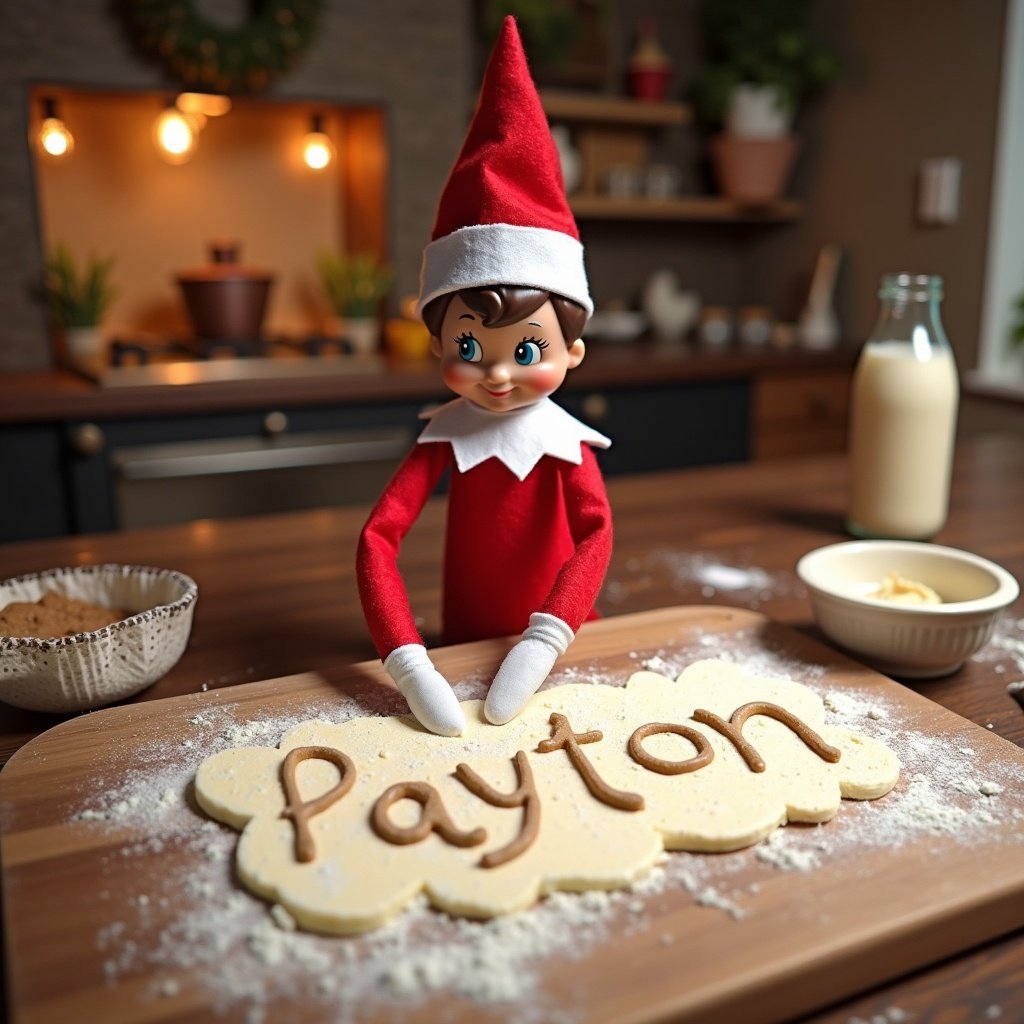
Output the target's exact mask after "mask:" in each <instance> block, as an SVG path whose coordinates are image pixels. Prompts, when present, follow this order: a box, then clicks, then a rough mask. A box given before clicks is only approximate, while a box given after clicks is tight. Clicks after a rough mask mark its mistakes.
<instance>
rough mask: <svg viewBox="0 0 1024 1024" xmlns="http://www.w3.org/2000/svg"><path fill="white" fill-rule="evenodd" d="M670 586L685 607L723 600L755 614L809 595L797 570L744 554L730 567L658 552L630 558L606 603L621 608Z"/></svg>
mask: <svg viewBox="0 0 1024 1024" xmlns="http://www.w3.org/2000/svg"><path fill="white" fill-rule="evenodd" d="M666 585H667V586H668V587H669V588H670V589H672V590H673V591H675V592H677V593H678V594H679V600H680V603H687V602H698V603H699V602H700V601H708V600H711V599H718V600H720V601H721V602H722V603H724V604H741V605H742V606H743V607H745V608H753V609H756V608H758V607H759V606H760V605H761V603H762V602H763V601H767V600H769V599H771V598H777V597H783V596H791V595H792V596H800V595H802V594H805V593H806V590H805V588H804V586H803V584H802V583H800V581H799V580H798V579H797V578H796V576H795V575H794V573H792V572H791V571H789V570H785V571H783V570H770V569H764V568H762V567H760V566H756V565H751V564H750V562H749V559H747V558H746V557H745V556H744V554H743V552H742V551H738V552H737V553H736V556H735V559H734V564H730V563H727V562H722V561H720V560H717V559H715V558H712V557H710V556H709V555H707V554H704V553H702V552H699V551H688V550H677V549H674V548H656V549H655V550H653V551H651V552H649V553H648V554H646V555H644V556H643V557H642V558H633V559H630V560H629V561H628V562H627V563H626V566H625V569H624V571H621V572H619V573H618V575H615V576H609V578H608V579H607V580H606V581H605V586H604V591H603V600H604V601H606V602H607V603H608V604H609V605H612V606H614V605H621V604H623V603H624V602H626V601H629V600H635V599H637V598H642V596H643V594H644V593H645V592H646V591H649V590H660V589H662V588H664V587H665V586H666Z"/></svg>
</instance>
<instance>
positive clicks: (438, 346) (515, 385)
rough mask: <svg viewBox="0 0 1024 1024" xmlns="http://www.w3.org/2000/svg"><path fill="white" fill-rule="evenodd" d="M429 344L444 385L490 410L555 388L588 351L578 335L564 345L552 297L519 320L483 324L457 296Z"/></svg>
mask: <svg viewBox="0 0 1024 1024" xmlns="http://www.w3.org/2000/svg"><path fill="white" fill-rule="evenodd" d="M430 347H431V351H432V352H433V353H434V355H436V356H438V357H440V359H441V379H442V380H443V381H444V382H445V384H446V385H447V386H448V387H449V388H451V389H452V391H454V392H455V393H456V394H457V395H461V396H462V397H463V398H468V399H469V400H470V401H471V402H473V403H474V404H476V405H479V406H480V407H481V408H484V409H489V410H490V411H491V412H511V411H512V410H513V409H521V408H523V407H524V406H527V405H533V404H534V403H535V402H539V401H540V400H541V399H542V398H546V397H547V396H548V395H550V394H551V393H552V392H554V391H557V390H558V388H559V387H560V386H561V384H562V381H564V380H565V375H566V373H568V372H569V370H572V369H575V368H576V367H577V366H579V364H580V363H581V362H582V361H583V356H584V353H585V350H586V349H585V346H584V344H583V341H582V340H579V339H577V340H576V341H574V342H572V343H571V344H569V345H566V343H565V336H564V335H563V333H562V328H561V326H560V325H559V323H558V317H557V316H556V315H555V311H554V309H553V308H552V306H551V302H550V301H548V302H545V303H544V304H543V305H542V306H540V307H539V308H538V309H536V310H534V312H532V313H530V314H529V315H528V316H526V317H524V318H523V319H522V320H517V321H515V322H514V323H510V324H505V325H504V326H502V327H485V326H484V325H483V317H482V316H481V314H480V313H476V312H474V311H473V310H472V309H470V308H469V306H467V305H466V304H465V302H463V301H462V299H461V298H460V297H459V296H458V295H456V296H454V297H453V298H452V301H451V303H450V304H449V306H448V310H447V312H446V313H445V316H444V322H443V324H442V327H441V333H440V336H439V337H433V338H431V340H430Z"/></svg>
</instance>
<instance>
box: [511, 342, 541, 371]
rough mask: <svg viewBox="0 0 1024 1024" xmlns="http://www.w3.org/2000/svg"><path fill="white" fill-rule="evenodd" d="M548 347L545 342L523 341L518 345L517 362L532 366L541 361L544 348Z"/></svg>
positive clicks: (521, 364)
mask: <svg viewBox="0 0 1024 1024" xmlns="http://www.w3.org/2000/svg"><path fill="white" fill-rule="evenodd" d="M545 348H547V345H546V344H545V343H544V342H540V343H538V342H536V341H521V342H520V343H519V344H518V345H516V362H517V363H518V364H519V365H520V366H532V365H533V364H534V363H539V362H540V361H541V353H542V350H543V349H545Z"/></svg>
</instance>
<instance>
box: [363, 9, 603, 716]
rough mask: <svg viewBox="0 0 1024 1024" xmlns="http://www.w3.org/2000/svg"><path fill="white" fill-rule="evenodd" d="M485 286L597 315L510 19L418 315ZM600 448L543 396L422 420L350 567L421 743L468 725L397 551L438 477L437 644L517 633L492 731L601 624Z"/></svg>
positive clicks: (497, 690) (446, 409)
mask: <svg viewBox="0 0 1024 1024" xmlns="http://www.w3.org/2000/svg"><path fill="white" fill-rule="evenodd" d="M494 285H512V286H519V287H529V288H535V289H539V290H542V291H546V292H550V293H554V294H557V295H561V296H564V297H566V298H569V299H571V300H573V301H574V302H576V303H577V304H578V305H580V306H582V307H583V308H584V309H585V310H586V312H587V313H588V314H589V313H590V312H592V311H593V303H592V302H591V299H590V295H589V292H588V287H587V279H586V273H585V270H584V267H583V249H582V246H581V245H580V242H579V233H578V231H577V228H576V224H575V221H574V220H573V217H572V213H571V211H570V210H569V207H568V203H567V201H566V199H565V192H564V187H563V185H562V177H561V169H560V167H559V163H558V154H557V151H556V149H555V146H554V143H553V141H552V139H551V134H550V131H549V129H548V126H547V121H546V118H545V115H544V112H543V108H542V107H541V103H540V99H539V97H538V95H537V92H536V89H535V87H534V85H533V82H532V80H531V78H530V74H529V70H528V68H527V65H526V58H525V55H524V53H523V49H522V44H521V42H520V39H519V34H518V31H517V29H516V26H515V21H514V19H512V18H511V17H510V18H506V20H505V24H504V27H503V30H502V34H501V36H500V38H499V39H498V42H497V44H496V46H495V49H494V53H493V54H492V56H491V60H490V62H489V63H488V67H487V71H486V73H485V75H484V82H483V86H482V89H481V93H480V101H479V104H478V107H477V112H476V115H475V116H474V119H473V123H472V125H471V126H470V130H469V133H468V134H467V137H466V141H465V143H464V144H463V148H462V151H461V153H460V154H459V157H458V159H457V160H456V163H455V167H454V168H453V170H452V172H451V175H450V176H449V180H448V183H447V184H446V186H445V189H444V192H443V194H442V197H441V202H440V204H439V209H438V215H437V220H436V223H435V226H434V231H433V235H432V240H431V243H430V244H429V245H428V246H427V248H426V250H425V251H424V258H423V268H422V274H421V291H420V299H419V309H420V310H422V309H423V307H424V306H426V305H427V304H428V303H429V302H431V301H432V300H433V299H435V298H437V297H439V296H441V295H445V294H447V293H449V292H458V291H459V290H460V289H469V288H480V287H487V286H494ZM573 340H574V339H566V342H565V343H566V344H567V345H568V344H571V343H572V341H573ZM556 343H557V344H562V342H561V341H557V342H556ZM524 344H525V341H524ZM538 353H539V350H538ZM538 357H539V354H538ZM580 358H582V356H581V357H580ZM572 365H575V364H572ZM610 443H611V442H610V441H609V440H608V439H607V438H606V437H604V436H603V435H601V434H599V433H598V432H597V431H595V430H592V429H591V428H590V427H588V426H586V425H585V424H583V423H581V422H579V421H578V420H576V419H574V418H573V417H572V416H570V415H569V414H568V413H567V412H565V411H564V410H562V409H560V408H559V407H558V406H557V405H555V403H554V402H552V401H551V400H550V399H549V398H547V397H540V398H539V400H537V401H534V402H532V403H531V404H527V405H525V406H521V407H517V408H514V409H510V410H508V411H491V410H490V409H487V408H484V407H483V406H482V405H478V404H476V403H474V402H473V401H471V400H469V399H468V398H466V397H461V398H457V399H455V400H454V401H452V402H450V403H448V404H447V405H445V406H443V407H442V408H440V409H438V410H436V411H435V412H434V413H432V414H431V415H430V422H429V423H428V424H427V426H426V428H425V429H424V430H423V432H422V434H421V435H420V437H419V439H418V442H417V444H416V446H415V448H414V449H413V451H412V452H411V453H410V454H409V455H408V456H407V458H406V459H405V461H404V462H403V463H402V465H401V466H400V467H399V469H398V471H397V472H396V474H395V476H394V477H393V479H392V480H391V482H390V483H389V484H388V486H387V487H386V489H385V491H384V493H383V494H382V495H381V497H380V500H379V501H378V502H377V504H376V506H375V507H374V509H373V511H372V512H371V514H370V518H369V519H368V521H367V523H366V526H365V527H364V529H363V533H362V536H361V538H360V543H359V550H358V555H357V576H358V583H359V593H360V598H361V601H362V605H363V611H364V615H365V616H366V620H367V624H368V626H369V629H370V632H371V635H372V636H373V640H374V643H375V644H376V646H377V650H378V652H379V654H380V656H381V658H382V659H383V661H384V665H385V667H386V668H387V670H388V672H389V673H390V674H391V676H392V678H393V679H394V680H395V682H396V683H397V685H398V687H399V689H400V690H401V691H402V693H403V694H404V695H405V696H406V699H407V700H408V701H409V705H410V708H411V709H412V711H413V713H414V714H415V715H416V717H417V718H418V719H419V721H420V722H421V723H422V724H423V725H424V726H426V727H427V728H428V729H430V730H432V731H434V732H437V733H441V734H444V735H456V734H458V733H459V732H461V731H462V729H463V728H464V725H465V720H464V717H463V714H462V710H461V708H460V707H459V704H458V701H457V700H456V698H455V696H454V694H453V693H452V690H451V687H450V686H449V684H448V683H447V681H446V680H445V679H444V678H443V677H442V676H441V675H440V673H438V672H437V671H436V669H435V668H434V666H433V664H432V663H431V662H430V659H429V657H428V655H427V653H426V649H425V648H424V646H423V642H422V639H421V638H420V635H419V631H418V630H417V628H416V625H415V621H414V618H413V613H412V609H411V608H410V606H409V600H408V596H407V593H406V590H405V585H404V583H403V581H402V577H401V574H400V573H399V570H398V551H399V547H400V545H401V541H402V539H403V537H404V536H405V534H406V533H407V532H408V530H409V529H410V528H411V526H412V525H413V523H414V522H415V520H416V518H417V517H418V515H419V514H420V512H421V510H422V508H423V505H424V504H425V502H426V501H427V499H428V498H429V496H430V494H431V492H432V491H433V489H434V487H435V485H436V484H437V482H438V480H439V479H440V478H441V475H442V474H443V473H444V471H445V470H446V469H450V470H451V475H450V485H449V495H448V520H447V530H446V536H445V561H444V599H443V624H444V638H445V641H446V642H448V643H456V642H462V641H467V640H476V639H482V638H485V637H493V636H503V635H507V634H512V633H517V632H520V631H523V630H524V626H525V627H526V629H525V631H524V632H523V634H522V639H521V640H520V641H519V642H518V643H517V644H516V646H515V647H514V648H513V649H512V650H511V651H510V652H509V654H508V656H507V657H506V659H505V661H504V662H503V663H502V666H501V668H500V669H499V671H498V674H497V675H496V677H495V680H494V682H493V684H492V686H491V689H490V691H489V693H488V697H487V701H486V704H485V713H486V715H487V717H488V719H489V720H490V721H492V722H495V723H499V724H500V723H502V722H506V721H508V720H510V719H511V718H513V717H514V716H515V715H516V714H518V713H519V711H520V710H521V709H522V706H523V704H525V702H526V700H527V699H528V698H529V697H530V696H531V695H532V694H533V693H534V692H535V691H536V689H537V688H538V687H539V686H540V684H541V683H542V682H543V681H544V679H545V678H547V676H548V674H549V673H550V671H551V668H552V666H553V664H554V661H555V659H556V658H557V657H558V656H559V655H560V654H563V653H564V652H565V650H566V648H567V647H568V645H569V643H571V641H572V639H573V637H574V636H575V633H576V631H577V630H578V629H579V626H580V624H581V623H582V622H583V620H584V619H586V618H591V617H593V616H594V614H595V613H594V610H593V607H594V601H595V600H596V598H597V594H598V591H599V590H600V587H601V584H602V582H603V579H604V574H605V571H606V570H607V566H608V561H609V559H610V557H611V514H610V511H609V508H608V500H607V496H606V494H605V490H604V483H603V481H602V479H601V474H600V471H599V469H598V467H597V461H596V459H595V457H594V454H593V451H592V449H591V447H590V446H596V447H607V446H608V445H609V444H610Z"/></svg>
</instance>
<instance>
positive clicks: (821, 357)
mask: <svg viewBox="0 0 1024 1024" xmlns="http://www.w3.org/2000/svg"><path fill="white" fill-rule="evenodd" d="M855 357H856V350H855V349H854V348H852V347H842V348H838V349H834V350H832V351H829V352H805V351H802V350H797V349H794V350H788V351H775V350H765V351H755V350H743V349H728V350H726V351H721V352H718V351H705V350H700V349H698V348H696V347H693V346H686V345H674V344H672V345H670V344H664V345H659V344H654V343H652V342H637V343H629V344H615V343H607V342H605V343H602V342H590V343H588V346H587V358H586V359H585V360H584V362H583V363H582V365H581V366H580V367H579V368H578V369H576V370H574V371H572V373H570V374H569V376H568V378H567V380H566V384H565V388H566V390H568V391H581V390H592V389H599V388H606V387H625V386H644V385H651V384H665V383H671V382H684V381H697V380H710V379H719V380H722V379H735V378H737V377H749V376H757V375H762V374H767V375H772V374H778V373H785V372H796V371H809V372H818V371H822V372H823V371H828V370H836V369H846V370H849V369H851V368H852V366H853V362H854V359H855ZM340 358H343V359H349V360H350V362H351V366H352V372H351V373H344V374H338V375H327V376H322V377H316V376H310V377H302V378H282V379H271V380H247V381H231V382H220V383H208V384H195V385H185V386H173V385H163V386H154V387H145V388H99V387H97V386H96V384H94V383H93V382H92V381H90V380H88V379H86V378H85V377H84V376H82V375H81V374H78V373H75V372H72V371H70V370H62V369H56V370H49V371H35V372H21V373H5V374H2V375H0V423H33V422H43V421H48V420H74V419H107V418H116V417H139V416H159V415H177V414H186V413H187V414H191V413H201V412H210V411H222V410H230V409H251V408H260V407H263V406H265V405H268V404H269V405H272V406H274V407H275V408H291V407H296V406H302V405H317V404H342V403H344V404H366V403H370V402H381V401H403V400H418V401H432V400H439V399H444V398H445V397H448V396H449V393H448V391H447V389H446V388H445V387H444V385H443V384H442V383H441V381H440V377H439V375H438V372H437V365H436V363H435V361H434V360H433V359H427V360H422V361H401V360H390V359H384V358H381V359H371V360H366V361H365V362H362V363H361V362H360V361H359V360H358V358H355V357H340Z"/></svg>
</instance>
